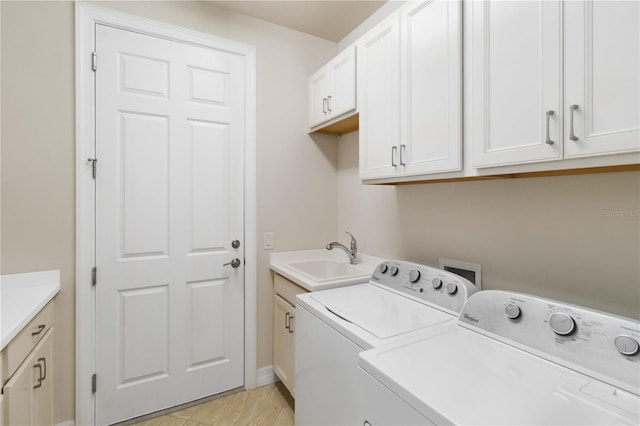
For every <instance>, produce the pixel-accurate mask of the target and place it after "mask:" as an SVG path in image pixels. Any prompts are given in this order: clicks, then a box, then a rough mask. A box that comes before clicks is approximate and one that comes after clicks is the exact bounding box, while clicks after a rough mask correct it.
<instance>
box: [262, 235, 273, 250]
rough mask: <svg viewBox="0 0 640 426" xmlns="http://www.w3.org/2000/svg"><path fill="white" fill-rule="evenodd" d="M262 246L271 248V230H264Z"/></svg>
mask: <svg viewBox="0 0 640 426" xmlns="http://www.w3.org/2000/svg"><path fill="white" fill-rule="evenodd" d="M262 248H264V249H265V250H271V249H273V232H265V233H264V239H263V244H262Z"/></svg>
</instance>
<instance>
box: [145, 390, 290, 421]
mask: <svg viewBox="0 0 640 426" xmlns="http://www.w3.org/2000/svg"><path fill="white" fill-rule="evenodd" d="M293 424H294V417H293V398H292V397H291V395H290V394H289V392H288V391H287V389H286V388H285V387H284V385H283V384H282V383H281V382H277V383H275V384H272V385H268V386H263V387H260V388H257V389H253V390H250V391H243V392H238V393H234V394H232V395H228V396H225V397H222V398H219V399H214V400H213V401H209V402H205V403H203V404H200V405H195V406H193V407H189V408H186V409H184V410H180V411H174V412H173V413H169V414H167V415H164V416H161V417H156V418H154V419H150V420H145V421H142V422H140V423H135V426H201V425H238V426H240V425H265V426H267V425H274V426H275V425H278V426H280V425H282V426H285V425H286V426H289V425H291V426H293Z"/></svg>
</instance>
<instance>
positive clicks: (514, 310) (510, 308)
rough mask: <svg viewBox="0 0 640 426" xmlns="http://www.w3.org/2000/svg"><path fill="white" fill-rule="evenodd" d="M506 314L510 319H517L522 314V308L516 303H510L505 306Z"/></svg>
mask: <svg viewBox="0 0 640 426" xmlns="http://www.w3.org/2000/svg"><path fill="white" fill-rule="evenodd" d="M504 314H505V315H506V316H507V318H509V319H516V318H518V317H519V316H520V308H519V307H518V305H516V304H515V303H509V304H508V305H507V306H505V307H504Z"/></svg>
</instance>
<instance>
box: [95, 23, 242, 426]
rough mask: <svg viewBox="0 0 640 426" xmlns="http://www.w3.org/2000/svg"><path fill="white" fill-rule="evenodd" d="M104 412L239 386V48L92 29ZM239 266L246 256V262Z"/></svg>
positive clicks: (137, 409) (98, 343) (120, 415)
mask: <svg viewBox="0 0 640 426" xmlns="http://www.w3.org/2000/svg"><path fill="white" fill-rule="evenodd" d="M96 51H97V58H98V61H97V63H98V69H97V71H96V154H97V158H98V163H97V178H96V266H97V271H98V272H97V277H98V279H97V286H96V335H95V353H96V361H95V362H96V374H97V392H96V422H97V423H98V424H106V423H114V422H117V421H120V420H124V419H128V418H132V417H135V416H139V415H143V414H146V413H149V412H153V411H156V410H160V409H163V408H167V407H171V406H174V405H176V404H181V403H184V402H187V401H191V400H194V399H197V398H200V397H204V396H207V395H211V394H215V393H219V392H222V391H225V390H228V389H232V388H237V387H240V386H242V385H243V382H244V380H243V368H244V365H243V357H244V353H243V342H244V337H243V318H244V312H243V294H244V289H243V282H244V272H243V269H244V268H243V265H240V267H238V268H233V267H231V266H229V265H227V266H223V264H224V263H227V262H230V261H231V260H232V259H233V258H238V259H241V261H242V260H243V259H244V256H243V246H240V248H237V249H236V248H232V246H231V242H232V240H238V241H240V242H241V244H242V243H243V242H244V238H243V222H244V219H243V174H244V170H243V149H244V148H243V147H244V137H245V135H244V134H243V128H244V123H243V120H244V93H243V91H244V87H243V81H244V73H245V69H244V68H245V64H244V62H243V58H242V57H241V56H240V55H234V54H232V53H228V52H224V51H219V50H213V49H208V48H203V47H196V46H193V45H189V44H184V43H179V42H175V41H169V40H165V39H160V38H155V37H151V36H147V35H143V34H139V33H134V32H129V31H125V30H120V29H115V28H112V27H107V26H102V25H97V26H96ZM241 263H242V264H243V262H241Z"/></svg>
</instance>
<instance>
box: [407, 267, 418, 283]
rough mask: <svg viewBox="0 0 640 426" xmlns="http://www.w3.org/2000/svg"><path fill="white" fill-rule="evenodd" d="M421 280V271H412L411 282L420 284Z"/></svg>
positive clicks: (410, 274)
mask: <svg viewBox="0 0 640 426" xmlns="http://www.w3.org/2000/svg"><path fill="white" fill-rule="evenodd" d="M419 279H420V271H418V270H417V269H413V270H412V271H410V272H409V281H411V282H412V283H415V282H418V280H419Z"/></svg>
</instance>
